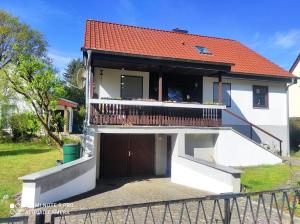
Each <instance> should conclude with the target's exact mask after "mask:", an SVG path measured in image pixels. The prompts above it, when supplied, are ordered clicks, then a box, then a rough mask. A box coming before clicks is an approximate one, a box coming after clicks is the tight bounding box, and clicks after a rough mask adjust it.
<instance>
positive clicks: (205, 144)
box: [185, 134, 217, 162]
mask: <svg viewBox="0 0 300 224" xmlns="http://www.w3.org/2000/svg"><path fill="white" fill-rule="evenodd" d="M216 137H217V135H213V134H186V135H185V154H187V155H190V156H194V157H196V158H200V159H204V160H207V161H211V162H212V161H214V157H213V154H214V147H215V141H216Z"/></svg>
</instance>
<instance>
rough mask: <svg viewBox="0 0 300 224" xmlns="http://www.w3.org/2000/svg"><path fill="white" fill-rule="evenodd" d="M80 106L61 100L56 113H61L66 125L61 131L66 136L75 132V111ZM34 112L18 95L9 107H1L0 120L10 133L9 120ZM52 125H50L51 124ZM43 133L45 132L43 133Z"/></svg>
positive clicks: (58, 102) (4, 128)
mask: <svg viewBox="0 0 300 224" xmlns="http://www.w3.org/2000/svg"><path fill="white" fill-rule="evenodd" d="M77 106H78V103H76V102H73V101H70V100H67V99H63V98H59V99H58V100H57V105H56V113H61V115H62V117H63V119H64V121H65V122H64V124H63V125H61V127H59V128H60V131H61V132H64V133H65V134H69V133H72V130H73V110H74V109H75V108H76V107H77ZM26 111H33V108H32V107H31V105H30V104H29V103H27V102H26V100H25V99H24V98H23V97H22V96H21V95H18V94H17V95H16V96H15V97H14V99H11V100H9V102H8V104H7V105H0V119H1V122H3V125H1V126H2V127H3V130H4V131H5V132H8V133H10V132H11V129H10V127H9V119H10V117H11V116H12V115H13V114H19V113H24V112H26ZM49 125H50V124H49ZM42 132H43V131H42Z"/></svg>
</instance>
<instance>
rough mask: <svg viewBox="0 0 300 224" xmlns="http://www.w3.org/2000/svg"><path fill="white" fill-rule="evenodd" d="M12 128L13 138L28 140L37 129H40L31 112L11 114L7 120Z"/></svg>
mask: <svg viewBox="0 0 300 224" xmlns="http://www.w3.org/2000/svg"><path fill="white" fill-rule="evenodd" d="M9 125H10V128H11V130H12V135H13V140H14V141H19V140H30V139H32V137H34V136H35V135H36V133H37V131H39V130H40V124H39V122H38V121H37V119H36V117H35V116H34V114H33V113H30V112H26V113H21V114H13V115H12V116H11V118H10V122H9Z"/></svg>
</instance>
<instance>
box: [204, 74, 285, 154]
mask: <svg viewBox="0 0 300 224" xmlns="http://www.w3.org/2000/svg"><path fill="white" fill-rule="evenodd" d="M216 81H217V79H215V78H210V77H204V78H203V102H204V103H205V102H212V101H213V82H216ZM223 83H230V84H231V107H227V109H228V110H230V111H232V112H234V113H235V114H237V115H239V116H240V117H242V118H244V119H246V120H248V121H250V122H251V123H253V124H255V125H257V126H259V127H261V128H262V129H264V130H266V131H268V132H269V133H271V134H272V135H274V136H276V137H278V138H280V139H281V140H283V143H282V151H283V155H289V148H290V147H289V129H288V106H287V105H288V102H287V97H288V94H287V84H286V83H285V82H282V81H281V82H279V81H270V80H268V81H262V80H250V79H233V78H229V77H223ZM254 85H258V86H268V88H269V107H268V108H254V107H253V86H254ZM222 123H223V125H224V126H231V127H234V128H235V129H236V130H238V131H239V132H241V133H243V134H244V135H246V136H248V137H250V134H249V132H250V127H249V125H247V124H246V123H245V122H243V121H241V120H239V119H237V118H235V117H233V116H232V115H229V114H228V113H226V112H225V113H224V112H223V115H222ZM253 136H254V139H256V140H257V139H259V141H260V142H261V143H265V144H268V145H270V146H271V148H272V146H274V147H275V146H277V147H278V144H279V142H278V141H276V140H274V139H273V138H271V137H269V136H267V135H266V134H264V133H263V132H261V131H259V130H257V129H253Z"/></svg>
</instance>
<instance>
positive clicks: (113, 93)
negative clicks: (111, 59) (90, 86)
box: [94, 68, 149, 99]
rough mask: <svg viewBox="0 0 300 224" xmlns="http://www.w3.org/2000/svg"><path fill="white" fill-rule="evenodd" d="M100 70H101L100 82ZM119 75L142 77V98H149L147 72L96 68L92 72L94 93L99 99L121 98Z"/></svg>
mask: <svg viewBox="0 0 300 224" xmlns="http://www.w3.org/2000/svg"><path fill="white" fill-rule="evenodd" d="M100 69H102V70H103V76H102V80H101V77H100V75H99V74H100ZM121 75H128V76H130V75H131V76H140V77H143V98H145V99H147V98H149V72H142V71H128V70H124V71H122V70H119V69H108V68H96V69H95V71H94V84H95V85H94V87H95V89H94V92H95V93H97V94H98V96H99V92H100V95H101V96H100V97H112V98H114V97H115V98H120V97H121Z"/></svg>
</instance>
